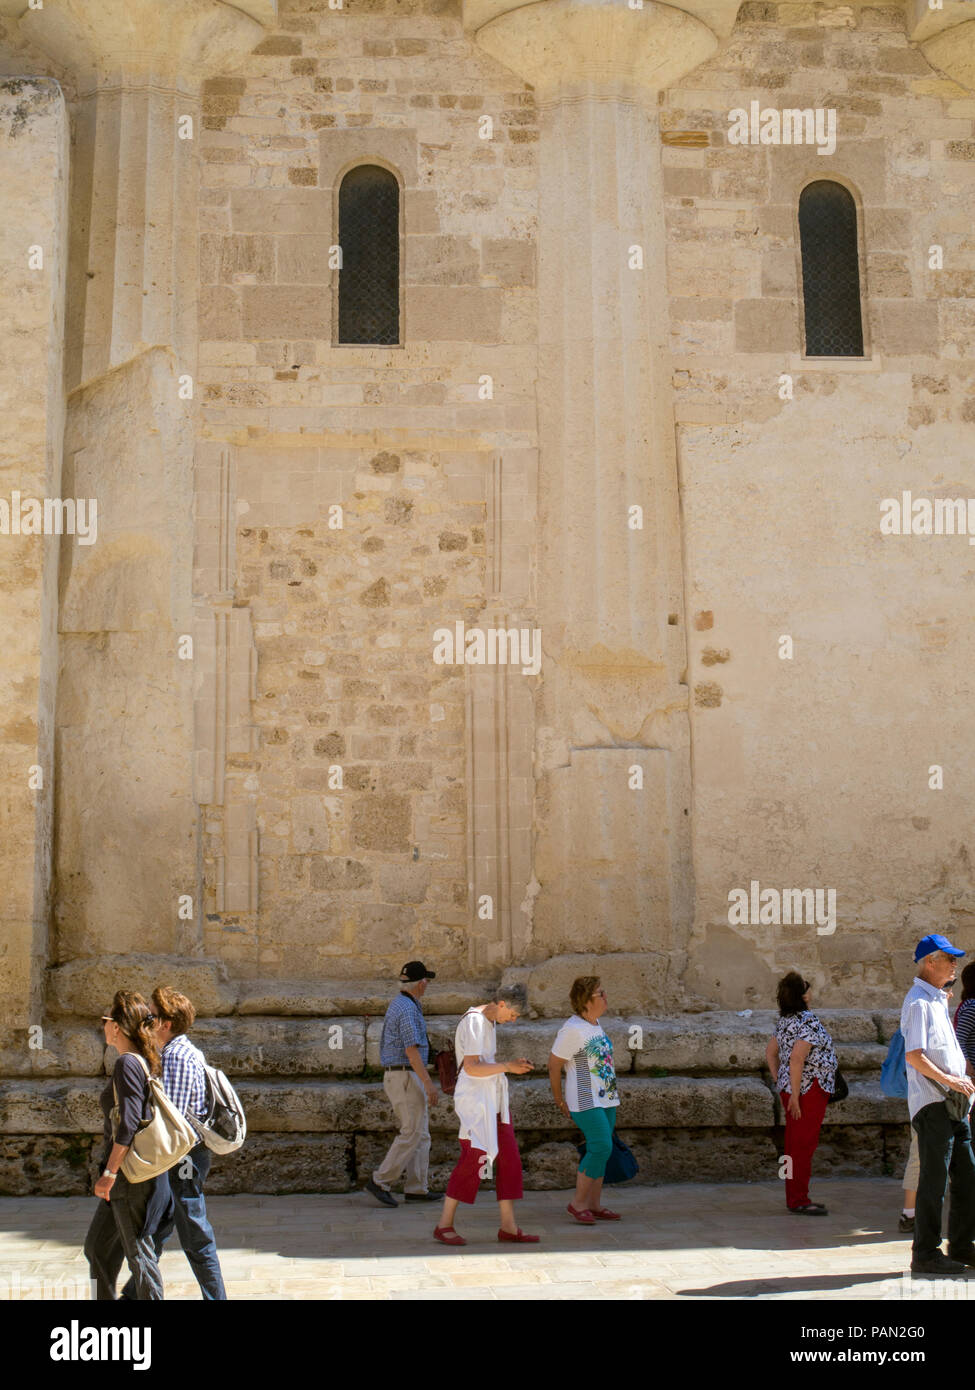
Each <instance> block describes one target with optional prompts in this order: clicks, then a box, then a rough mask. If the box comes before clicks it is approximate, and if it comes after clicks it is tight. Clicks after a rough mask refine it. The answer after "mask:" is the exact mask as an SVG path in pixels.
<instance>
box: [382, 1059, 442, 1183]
mask: <svg viewBox="0 0 975 1390" xmlns="http://www.w3.org/2000/svg"><path fill="white" fill-rule="evenodd" d="M415 1087H417V1088H419V1092H420V1100H421V1101H422V1104H423V1112H422V1117H421V1111H420V1107H419V1106H418V1105H417V1096H416V1090H415V1089H414V1088H415ZM383 1090H384V1091H385V1092H386V1097H387V1099H388V1101H389V1103H390V1105H391V1106H392V1107H393V1113H394V1115H395V1116H396V1123H397V1125H398V1126H399V1133H398V1134H397V1136H396V1138H395V1139H394V1140H393V1142H392V1144H391V1145H390V1146H389V1150H388V1152H387V1154H386V1157H385V1158H384V1159H383V1161H382V1163H381V1164H380V1165H379V1167H378V1168H377V1169H376V1171H375V1172H374V1173H373V1175H372V1180H373V1182H374V1183H375V1184H376V1186H377V1187H383V1188H385V1189H386V1191H387V1192H388V1191H389V1189H390V1186H391V1185H392V1184H393V1183H394V1182H396V1180H397V1178H399V1177H400V1175H401V1174H402V1172H403V1169H404V1168H405V1167H406V1165H407V1163H408V1162H409V1161H410V1157H411V1155H412V1154H413V1151H414V1150H415V1149H416V1147H417V1145H418V1144H419V1143H420V1142H421V1141H422V1138H423V1135H422V1132H421V1118H422V1119H423V1120H424V1121H425V1119H426V1104H427V1098H426V1096H425V1095H424V1094H423V1087H422V1086H420V1082H419V1079H418V1078H417V1076H416V1074H415V1073H414V1072H412V1071H388V1072H387V1073H386V1075H385V1076H384V1077H383ZM426 1135H427V1152H429V1140H430V1131H429V1127H428V1126H427V1128H426Z"/></svg>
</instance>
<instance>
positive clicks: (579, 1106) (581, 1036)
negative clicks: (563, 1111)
mask: <svg viewBox="0 0 975 1390" xmlns="http://www.w3.org/2000/svg"><path fill="white" fill-rule="evenodd" d="M552 1051H553V1052H554V1053H555V1055H556V1057H564V1058H565V1059H566V1060H567V1066H566V1068H565V1103H566V1105H567V1106H568V1107H569V1109H570V1110H609V1109H611V1108H612V1106H614V1105H619V1103H620V1097H619V1090H618V1088H617V1085H616V1072H615V1071H614V1070H613V1044H612V1043H611V1042H610V1040H609V1038H608V1037H607V1036H606V1034H605V1032H604V1031H603V1027H602V1024H600V1023H587V1021H586V1020H585V1019H584V1018H580V1017H579V1016H578V1014H574V1015H573V1016H572V1018H567V1019H566V1021H565V1022H564V1023H563V1024H562V1027H561V1028H560V1029H559V1033H558V1037H557V1038H556V1039H555V1042H554V1043H553V1044H552Z"/></svg>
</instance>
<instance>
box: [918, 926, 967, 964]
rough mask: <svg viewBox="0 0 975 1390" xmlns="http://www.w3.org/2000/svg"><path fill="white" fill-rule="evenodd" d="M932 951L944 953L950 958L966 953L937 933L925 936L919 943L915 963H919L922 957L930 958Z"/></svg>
mask: <svg viewBox="0 0 975 1390" xmlns="http://www.w3.org/2000/svg"><path fill="white" fill-rule="evenodd" d="M932 951H944V952H945V953H946V954H947V955H949V956H963V955H964V954H965V952H964V951H959V949H958V947H957V946H952V944H951V942H950V941H949V940H948V938H947V937H946V936H941V935H940V933H938V932H935V933H934V934H933V935H932V936H924V937H922V938H921V940H920V941H919V942H918V943H917V950H916V951H915V952H914V959H915V961H919V960H920V959H921V958H922V956H929V955H930V954H931V952H932Z"/></svg>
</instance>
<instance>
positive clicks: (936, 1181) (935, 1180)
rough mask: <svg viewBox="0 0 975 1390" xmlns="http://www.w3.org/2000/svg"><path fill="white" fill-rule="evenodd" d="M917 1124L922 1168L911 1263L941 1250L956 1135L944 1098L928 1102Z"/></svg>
mask: <svg viewBox="0 0 975 1390" xmlns="http://www.w3.org/2000/svg"><path fill="white" fill-rule="evenodd" d="M913 1125H914V1129H915V1131H916V1132H917V1149H918V1156H919V1158H920V1160H921V1170H920V1174H919V1176H918V1183H917V1201H916V1203H915V1210H914V1243H913V1246H912V1248H911V1263H912V1264H922V1263H923V1262H924V1261H926V1260H930V1259H932V1258H933V1257H934V1256H935V1255H937V1254H939V1253H940V1251H941V1214H942V1209H943V1207H944V1200H945V1188H946V1187H947V1185H948V1167H949V1164H950V1163H951V1150H952V1138H953V1135H952V1129H951V1121H950V1120H949V1119H948V1111H947V1110H946V1108H945V1103H944V1101H933V1102H932V1103H931V1104H930V1105H925V1106H924V1107H923V1108H922V1109H921V1110H919V1111H918V1112H917V1114H916V1115H915V1116H914V1120H913Z"/></svg>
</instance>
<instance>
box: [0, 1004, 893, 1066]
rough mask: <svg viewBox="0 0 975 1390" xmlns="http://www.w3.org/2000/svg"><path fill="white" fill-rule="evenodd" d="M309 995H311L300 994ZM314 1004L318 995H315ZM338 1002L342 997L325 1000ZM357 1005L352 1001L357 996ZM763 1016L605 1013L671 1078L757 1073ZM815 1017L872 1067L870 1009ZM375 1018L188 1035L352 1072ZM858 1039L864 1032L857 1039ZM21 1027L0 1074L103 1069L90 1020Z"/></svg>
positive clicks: (539, 1055) (213, 1027)
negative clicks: (37, 1038)
mask: <svg viewBox="0 0 975 1390" xmlns="http://www.w3.org/2000/svg"><path fill="white" fill-rule="evenodd" d="M309 1002H311V1001H309ZM316 1002H317V1003H319V1004H321V1003H323V1002H325V1001H322V1000H320V999H319V1000H317V1001H316ZM330 1002H332V1003H337V1002H341V1003H343V1004H345V1003H348V1002H349V1001H348V1000H342V1001H334V1000H333V1001H330ZM359 1002H361V1001H359ZM774 1018H775V1016H774V1015H773V1014H771V1013H767V1014H766V1013H763V1014H755V1015H753V1016H752V1017H751V1018H750V1019H742V1018H739V1017H738V1016H737V1015H735V1014H732V1013H722V1012H718V1011H715V1012H713V1013H709V1014H690V1015H679V1016H677V1017H671V1018H649V1017H647V1016H646V1015H634V1016H632V1017H629V1018H608V1019H607V1020H606V1021H605V1027H606V1031H607V1033H608V1035H609V1037H610V1039H611V1041H612V1043H613V1050H614V1055H615V1059H616V1069H617V1072H618V1073H619V1074H620V1075H627V1074H632V1073H634V1072H635V1073H637V1074H641V1073H647V1072H651V1073H652V1072H658V1073H659V1072H663V1073H665V1074H666V1073H675V1074H677V1075H681V1076H692V1075H701V1076H709V1075H712V1074H715V1073H718V1074H729V1075H751V1076H758V1075H760V1074H762V1073H764V1070H765V1045H766V1042H767V1041H768V1037H769V1034H770V1032H771V1029H772V1027H773V1026H774ZM459 1019H460V1014H458V1013H449V1014H432V1015H429V1016H428V1017H427V1032H428V1035H429V1038H430V1048H431V1054H434V1053H436V1052H437V1051H438V1050H440V1049H444V1050H450V1049H451V1048H452V1047H453V1038H454V1031H455V1029H456V1027H457V1023H458V1022H459ZM824 1020H825V1021H826V1022H827V1026H828V1027H829V1028H830V1030H831V1032H832V1033H833V1036H834V1039H835V1041H836V1045H837V1050H838V1052H839V1055H840V1064H841V1066H842V1067H843V1068H844V1070H845V1071H847V1072H850V1073H856V1072H864V1071H877V1070H879V1068H880V1066H881V1064H882V1062H883V1059H884V1056H885V1055H886V1045H885V1044H880V1043H878V1042H877V1041H876V1028H875V1026H874V1024H873V1022H872V1019H871V1015H869V1014H864V1013H861V1012H859V1011H854V1010H844V1011H840V1010H836V1011H834V1012H833V1013H832V1014H831V1015H829V1016H828V1017H827V1016H826V1015H825V1014H824ZM560 1022H561V1020H558V1019H551V1020H550V1019H544V1020H542V1019H534V1020H524V1021H519V1022H518V1023H512V1024H505V1025H503V1026H502V1027H500V1028H499V1030H498V1049H499V1055H500V1057H502V1058H513V1057H520V1056H527V1057H528V1058H529V1059H530V1060H531V1061H532V1062H534V1064H535V1072H536V1074H538V1075H542V1076H544V1074H545V1072H546V1068H547V1064H548V1056H549V1052H550V1051H551V1047H552V1043H553V1042H554V1040H555V1036H556V1033H557V1032H558V1028H559V1024H560ZM381 1035H382V1019H381V1018H378V1017H374V1018H369V1017H363V1016H361V1015H360V1016H358V1017H350V1016H348V1015H347V1014H341V1013H339V1014H324V1015H323V1014H319V1015H317V1016H315V1017H311V1016H309V1017H305V1018H302V1017H299V1016H295V1015H291V1016H287V1017H283V1016H281V1015H276V1016H268V1015H264V1014H233V1015H229V1016H227V1015H225V1016H223V1017H220V1018H213V1017H204V1018H200V1019H198V1020H197V1022H196V1024H195V1026H194V1028H193V1031H192V1036H193V1038H194V1039H195V1040H196V1042H197V1043H198V1044H199V1046H200V1047H201V1048H202V1049H203V1051H204V1052H205V1053H206V1054H207V1057H208V1059H209V1061H210V1062H211V1063H212V1064H213V1065H214V1066H219V1067H221V1068H223V1070H224V1071H226V1072H227V1074H228V1075H229V1076H232V1077H244V1076H254V1077H269V1078H270V1077H282V1078H283V1077H289V1076H309V1077H310V1076H350V1077H351V1076H359V1075H361V1073H362V1072H363V1070H364V1068H366V1067H371V1068H374V1069H378V1068H379V1066H380V1062H379V1042H380V1037H381ZM862 1039H869V1040H868V1041H862ZM27 1041H28V1039H27V1033H26V1031H23V1032H21V1033H20V1034H19V1035H17V1037H16V1044H13V1043H11V1045H10V1046H8V1047H6V1048H4V1049H3V1050H0V1076H11V1077H19V1076H24V1077H26V1076H35V1077H43V1076H48V1077H51V1076H64V1077H68V1076H86V1075H87V1076H97V1075H104V1074H105V1065H104V1056H105V1053H104V1048H103V1046H102V1044H101V1042H100V1041H99V1039H98V1036H97V1030H96V1028H95V1027H94V1026H92V1025H90V1024H86V1023H81V1022H78V1023H76V1024H75V1025H74V1026H72V1025H71V1024H70V1023H69V1022H67V1021H62V1022H61V1023H59V1024H57V1025H52V1026H51V1027H49V1028H45V1030H44V1042H45V1044H46V1046H45V1048H44V1049H43V1050H41V1051H32V1050H31V1049H30V1048H29V1047H28V1046H27Z"/></svg>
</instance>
